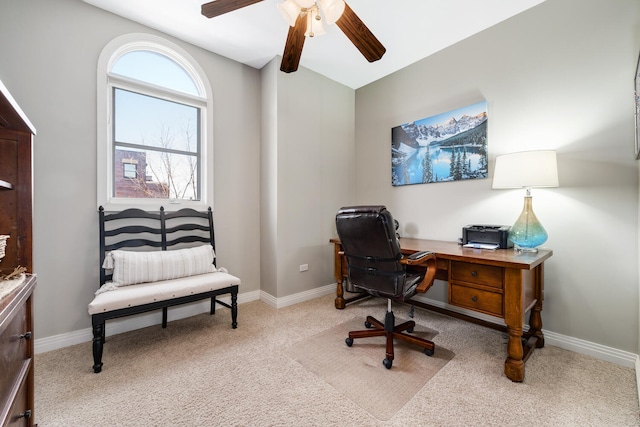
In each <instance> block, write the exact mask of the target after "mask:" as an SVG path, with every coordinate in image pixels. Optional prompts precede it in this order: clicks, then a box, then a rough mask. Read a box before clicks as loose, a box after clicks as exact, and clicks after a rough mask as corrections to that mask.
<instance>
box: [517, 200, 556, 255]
mask: <svg viewBox="0 0 640 427" xmlns="http://www.w3.org/2000/svg"><path fill="white" fill-rule="evenodd" d="M547 237H548V235H547V231H546V230H545V229H544V227H543V226H542V224H540V222H539V221H538V218H536V215H535V214H534V213H533V208H532V201H531V196H525V198H524V208H523V209H522V213H521V214H520V216H519V217H518V219H517V220H516V222H515V224H513V226H512V227H511V230H509V240H511V241H512V242H513V245H514V249H515V250H516V251H520V252H538V249H536V248H537V247H538V246H540V245H541V244H543V243H544V242H546V241H547Z"/></svg>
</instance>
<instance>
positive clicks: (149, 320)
mask: <svg viewBox="0 0 640 427" xmlns="http://www.w3.org/2000/svg"><path fill="white" fill-rule="evenodd" d="M218 299H219V300H221V301H223V302H225V303H227V304H231V297H230V296H225V297H222V298H218ZM258 299H260V291H253V292H245V293H239V294H238V304H243V303H245V302H250V301H256V300H258ZM210 307H211V305H210V300H209V299H206V300H202V301H199V302H196V303H192V304H185V305H181V306H176V307H171V308H169V312H168V315H167V317H168V319H167V320H168V321H172V320H178V319H184V318H187V317H191V316H195V315H197V314H202V313H208V312H209V308H210ZM218 307H221V308H223V307H222V306H220V305H218ZM216 308H217V307H216ZM161 323H162V312H161V311H160V310H157V311H153V312H150V313H145V314H139V315H137V316H127V317H123V318H120V319H114V320H110V321H109V322H107V323H106V335H107V336H110V335H116V334H121V333H123V332H128V331H133V330H135V329H140V328H146V327H148V326H153V325H159V324H161ZM91 340H93V332H92V329H91V328H86V329H82V330H80V331H73V332H67V333H64V334H60V335H54V336H51V337H46V338H39V339H36V340H35V341H34V343H33V346H34V351H35V353H36V354H38V353H44V352H47V351H52V350H57V349H59V348H63V347H68V346H70V345H76V344H82V343H86V342H88V341H91Z"/></svg>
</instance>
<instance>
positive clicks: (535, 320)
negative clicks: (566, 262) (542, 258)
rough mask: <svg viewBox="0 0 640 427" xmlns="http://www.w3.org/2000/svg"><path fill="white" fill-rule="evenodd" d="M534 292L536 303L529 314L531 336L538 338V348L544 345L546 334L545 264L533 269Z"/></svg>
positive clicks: (529, 333) (529, 334)
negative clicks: (543, 312) (544, 315)
mask: <svg viewBox="0 0 640 427" xmlns="http://www.w3.org/2000/svg"><path fill="white" fill-rule="evenodd" d="M533 280H534V293H535V298H536V303H535V305H534V306H533V308H532V309H531V314H530V315H529V331H528V333H527V335H528V336H529V337H535V338H536V344H535V345H536V348H542V347H544V335H543V334H542V315H541V313H542V302H543V300H544V264H540V265H539V266H537V267H536V268H535V270H534V271H533Z"/></svg>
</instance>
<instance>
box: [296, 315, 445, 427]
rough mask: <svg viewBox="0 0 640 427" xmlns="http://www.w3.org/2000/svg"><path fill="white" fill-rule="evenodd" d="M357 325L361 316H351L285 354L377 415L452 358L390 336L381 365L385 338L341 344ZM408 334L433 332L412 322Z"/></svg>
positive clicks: (385, 414)
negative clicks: (389, 362) (388, 363)
mask: <svg viewBox="0 0 640 427" xmlns="http://www.w3.org/2000/svg"><path fill="white" fill-rule="evenodd" d="M402 322H404V320H401V319H396V323H397V324H400V323H402ZM361 329H364V320H363V318H353V319H352V320H350V321H347V322H344V323H341V324H339V325H337V326H334V327H333V328H330V329H328V330H326V331H324V332H321V333H319V334H317V335H314V336H312V337H311V338H308V339H306V340H304V341H303V342H301V343H297V344H294V345H292V346H290V347H288V348H287V349H286V350H285V353H286V354H287V355H288V356H290V357H292V358H293V359H295V360H296V361H298V362H299V363H300V364H301V365H302V366H304V367H305V368H306V369H308V370H309V371H311V372H313V373H314V374H316V375H317V376H318V377H320V378H321V379H322V380H324V381H326V382H327V383H329V384H331V385H332V386H333V387H335V388H336V389H337V390H338V391H340V392H341V393H342V394H344V395H345V397H346V398H348V399H350V400H351V401H353V402H354V403H355V404H357V405H359V406H360V407H361V408H363V409H364V410H366V411H367V412H369V413H370V414H371V415H373V416H374V417H376V418H377V419H379V420H383V421H387V420H389V419H391V418H392V417H393V416H394V415H395V413H396V412H398V410H399V409H401V408H402V407H403V406H404V405H405V404H406V403H407V402H408V401H409V400H410V399H411V398H412V397H413V396H414V395H415V394H416V393H417V392H418V390H420V389H421V388H422V387H424V385H425V384H426V383H427V381H429V380H430V379H431V378H432V377H433V376H434V375H435V374H437V373H438V371H439V370H440V369H441V368H442V367H443V366H444V365H446V364H447V362H448V361H449V360H451V358H452V357H453V353H452V352H451V351H449V350H447V349H445V348H443V347H436V351H435V353H434V355H433V356H431V357H429V356H427V355H426V354H424V353H423V352H422V349H421V348H419V347H416V346H413V345H409V344H406V343H404V342H401V341H396V343H395V347H394V356H395V358H394V361H393V366H392V368H391V369H386V368H385V367H384V365H383V364H382V360H383V359H384V358H385V342H386V341H385V340H386V338H385V337H373V338H360V339H356V340H355V341H354V344H353V346H352V347H347V345H346V344H345V342H344V340H345V338H346V337H347V336H348V334H349V331H355V330H361ZM413 334H414V335H416V336H418V337H421V338H426V339H429V340H432V339H433V337H434V336H435V335H436V334H437V332H435V331H433V330H430V329H428V328H425V327H423V326H420V325H418V326H416V328H415V331H414V333H413Z"/></svg>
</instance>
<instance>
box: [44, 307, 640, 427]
mask: <svg viewBox="0 0 640 427" xmlns="http://www.w3.org/2000/svg"><path fill="white" fill-rule="evenodd" d="M333 300H334V296H332V295H328V296H326V297H322V298H317V299H315V300H313V301H307V302H303V303H299V304H296V305H292V306H289V307H285V308H281V309H277V310H276V309H274V308H271V307H269V306H268V305H266V304H264V303H262V302H260V301H254V302H249V303H245V304H240V307H239V313H238V329H231V327H230V322H231V316H230V314H229V310H228V309H223V308H220V309H218V310H216V314H215V316H209V315H208V314H202V315H198V316H194V317H191V318H188V319H182V320H175V321H172V317H171V316H172V314H171V310H169V326H168V328H167V329H162V328H161V327H160V326H159V325H158V326H153V327H149V328H144V329H139V330H136V331H132V332H127V333H124V334H119V335H114V336H109V335H108V336H107V342H106V344H105V349H104V358H103V362H104V366H103V370H102V373H100V374H94V373H93V370H92V368H91V366H92V365H93V360H92V357H91V341H90V340H88V341H87V342H85V343H82V344H78V345H74V346H71V347H66V348H63V349H60V350H55V351H51V352H48V353H41V354H37V355H36V357H35V383H36V384H35V394H36V396H35V400H36V402H35V422H36V423H38V425H39V426H41V427H71V426H73V427H140V426H154V427H183V426H184V427H213V426H225V427H226V426H233V427H235V426H238V427H264V426H277V427H289V426H291V427H300V426H304V427H314V426H317V427H345V426H349V427H351V426H367V427H406V426H435V427H469V426H472V427H475V426H479V427H486V426H497V427H503V426H509V427H530V426H532V425H535V426H536V427H558V426H569V427H574V426H575V427H591V426H593V427H603V426H617V427H620V426H638V425H640V412H639V411H638V397H637V396H638V395H637V386H636V379H635V378H636V377H635V371H634V370H633V369H632V368H623V367H621V366H617V365H614V364H612V363H609V362H604V361H602V360H597V359H594V358H592V357H589V356H585V355H581V354H577V353H573V352H570V351H567V350H563V349H560V348H558V347H554V346H552V345H549V344H547V345H546V346H545V347H544V348H542V349H538V350H536V351H535V352H534V353H533V355H532V356H531V358H530V359H529V361H528V362H527V367H526V375H525V380H524V382H523V383H513V382H511V381H509V379H508V378H506V377H505V376H504V372H503V370H504V359H505V355H506V344H507V339H506V336H505V335H504V334H503V333H501V332H498V331H495V330H493V329H488V328H483V327H481V326H478V325H474V324H472V323H467V322H463V321H461V320H458V319H453V318H450V317H447V316H442V315H439V314H437V313H433V312H429V311H425V310H420V309H416V316H415V319H414V320H415V321H416V323H417V324H418V325H419V327H418V328H416V329H417V330H418V331H421V330H422V331H429V330H432V331H438V334H437V335H436V336H435V337H434V339H433V341H434V342H435V344H436V354H439V353H438V349H448V350H450V351H452V352H453V353H455V357H454V358H453V359H451V360H450V361H449V362H448V363H447V364H446V365H444V367H443V368H442V369H440V371H439V372H438V373H437V374H436V375H434V376H433V377H432V378H431V379H430V380H429V381H428V382H427V383H426V384H425V385H424V386H423V387H422V388H421V389H420V390H418V391H417V392H416V393H415V394H414V395H413V397H411V399H410V400H409V401H408V402H407V403H406V404H405V405H404V406H403V407H402V408H400V409H399V410H398V411H397V412H396V413H395V415H393V417H392V418H391V419H390V420H388V421H381V420H379V419H378V418H376V417H375V416H373V415H372V414H371V413H370V412H369V411H367V410H365V409H363V408H362V407H361V406H360V405H357V404H355V403H353V401H351V400H350V399H348V398H346V397H345V394H343V393H342V392H340V391H338V390H337V389H336V388H335V387H334V386H332V385H330V384H329V383H328V382H327V381H325V380H323V379H321V378H320V377H319V376H317V375H316V374H314V373H312V372H311V371H310V370H309V369H307V368H305V367H304V366H303V365H302V364H301V363H299V362H297V361H296V360H294V359H293V358H292V357H291V356H290V355H288V354H287V353H288V350H289V349H291V348H293V347H296V346H301V345H304V343H305V342H307V341H309V340H310V339H312V338H313V337H314V336H317V335H318V334H322V333H323V332H324V331H326V330H329V329H332V328H334V327H336V326H338V325H341V324H343V323H345V322H349V321H350V320H351V319H354V318H356V319H360V321H362V320H363V319H364V318H365V317H366V315H367V314H371V315H374V316H381V315H383V314H384V311H385V309H386V304H385V301H384V300H382V299H380V298H375V299H370V300H364V301H360V302H358V303H355V304H350V305H349V306H348V307H347V308H346V309H344V310H336V309H335V308H334V306H333V302H334V301H333ZM394 311H395V313H396V316H398V317H406V313H407V311H408V307H401V306H394ZM157 316H158V321H160V318H161V314H160V313H158V314H157ZM87 321H88V320H87ZM358 328H359V327H358ZM427 328H429V329H427ZM36 334H37V325H36ZM107 334H109V322H107ZM361 342H362V344H360V343H356V344H354V346H353V347H351V348H350V349H349V348H342V349H343V350H345V351H346V350H349V351H352V352H353V351H358V347H360V346H364V345H366V344H364V341H362V340H361ZM343 343H344V337H343V336H340V337H339V339H337V341H336V345H338V346H341V345H344V344H343ZM371 345H372V346H373V344H371ZM357 346H358V347H357ZM345 347H346V346H345ZM413 355H415V356H416V357H418V356H422V357H424V358H425V359H427V361H428V360H429V358H428V357H427V356H425V355H423V354H422V353H420V352H419V351H415V354H411V353H409V355H408V356H407V355H406V354H399V355H398V357H397V358H396V360H395V361H394V366H393V368H392V369H391V371H387V370H386V369H385V368H384V367H383V366H382V358H384V354H383V352H382V353H379V349H378V348H376V349H375V357H374V361H373V362H372V364H373V366H372V368H371V371H374V374H375V375H385V376H386V374H390V375H391V374H398V373H400V374H402V369H403V365H404V363H405V362H406V361H408V360H409V359H408V357H412V356H413ZM350 356H351V355H350ZM333 360H334V362H335V368H336V370H338V371H340V372H341V373H342V374H343V377H344V378H351V379H353V380H354V381H355V378H354V377H353V376H351V375H350V374H351V372H350V371H349V370H348V369H349V368H347V367H346V366H345V365H344V364H343V362H344V358H343V359H342V360H340V359H339V358H338V357H334V359H333ZM356 360H358V359H356ZM396 368H398V369H397V370H396ZM361 392H362V393H363V394H367V393H369V390H366V389H363V390H361ZM386 404H387V401H386V400H382V401H381V403H380V406H384V405H386ZM387 410H388V411H391V410H389V409H387Z"/></svg>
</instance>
